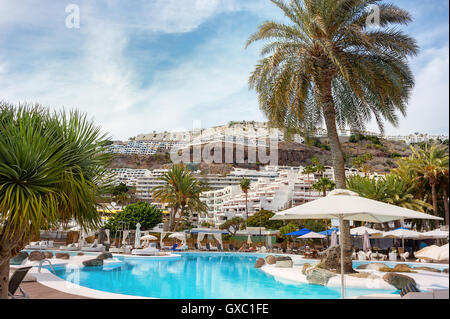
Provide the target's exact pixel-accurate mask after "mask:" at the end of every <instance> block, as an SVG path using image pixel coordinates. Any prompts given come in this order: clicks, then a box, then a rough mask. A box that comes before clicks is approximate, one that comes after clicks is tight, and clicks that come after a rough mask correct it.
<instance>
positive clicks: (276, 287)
mask: <svg viewBox="0 0 450 319" xmlns="http://www.w3.org/2000/svg"><path fill="white" fill-rule="evenodd" d="M118 258H119V259H121V260H122V261H124V263H122V264H121V265H118V266H117V267H112V268H110V269H104V268H101V267H94V268H81V269H80V270H73V269H70V270H66V269H65V268H63V267H58V268H56V275H57V276H58V277H60V278H62V279H65V280H68V281H70V282H73V283H76V284H79V285H81V286H84V287H88V288H92V289H96V290H101V291H106V292H112V293H119V294H125V295H131V296H140V297H151V298H164V299H228V298H232V299H266V298H267V299H338V298H340V289H339V288H328V287H322V286H315V285H308V284H286V283H281V282H278V281H276V280H275V278H274V277H273V276H270V275H268V274H266V273H264V272H263V271H261V270H260V269H255V268H254V263H255V261H256V259H257V258H258V256H255V255H239V254H201V253H184V254H182V258H181V259H180V260H178V261H157V260H148V259H147V260H146V259H140V260H135V259H128V258H126V257H118ZM74 272H77V273H74ZM372 293H396V292H395V291H394V290H374V289H370V290H369V289H356V288H355V289H353V288H348V289H346V295H347V296H349V297H350V296H358V295H367V294H372Z"/></svg>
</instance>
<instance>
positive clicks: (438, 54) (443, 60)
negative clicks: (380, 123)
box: [371, 43, 449, 135]
mask: <svg viewBox="0 0 450 319" xmlns="http://www.w3.org/2000/svg"><path fill="white" fill-rule="evenodd" d="M413 68H414V71H415V72H414V74H415V78H416V86H415V87H414V90H413V92H412V96H411V99H410V102H409V106H408V110H407V117H406V118H402V119H401V120H400V124H399V128H394V127H392V126H391V125H386V133H387V134H389V135H390V134H395V135H397V134H410V133H412V132H423V133H434V134H448V118H449V45H448V43H447V44H446V45H444V46H443V47H441V48H430V49H426V50H424V51H423V52H422V53H421V55H420V56H419V57H418V58H417V60H415V61H413ZM375 127H376V126H375V125H371V128H372V129H375Z"/></svg>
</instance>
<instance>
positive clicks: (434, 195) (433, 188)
mask: <svg viewBox="0 0 450 319" xmlns="http://www.w3.org/2000/svg"><path fill="white" fill-rule="evenodd" d="M430 185H431V199H432V201H433V213H434V216H438V195H437V191H436V183H434V182H433V181H432V182H431V183H430ZM434 227H435V228H439V221H438V220H435V221H434Z"/></svg>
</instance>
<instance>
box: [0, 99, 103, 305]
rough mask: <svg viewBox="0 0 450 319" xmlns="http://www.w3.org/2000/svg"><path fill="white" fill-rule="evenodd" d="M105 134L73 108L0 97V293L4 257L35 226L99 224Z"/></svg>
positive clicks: (5, 274)
mask: <svg viewBox="0 0 450 319" xmlns="http://www.w3.org/2000/svg"><path fill="white" fill-rule="evenodd" d="M105 140H106V138H105V135H102V134H101V133H100V129H99V128H98V127H96V126H94V125H93V123H92V122H90V121H88V120H87V119H86V117H85V116H84V115H82V114H80V113H78V112H70V113H69V114H66V113H64V112H60V113H50V112H49V111H48V110H47V109H44V108H43V107H41V106H34V107H32V106H28V105H19V106H18V107H15V106H13V105H11V104H8V103H0V298H7V297H8V279H9V262H10V259H11V258H12V257H13V256H15V255H16V254H17V253H18V252H20V251H21V250H22V249H23V248H24V246H25V245H26V243H27V242H29V241H30V240H31V238H33V237H35V236H39V231H40V230H41V229H51V228H54V227H56V226H57V225H58V224H59V223H61V221H63V222H64V221H68V220H71V219H74V220H76V221H77V222H78V223H79V224H80V226H81V227H82V228H83V229H85V230H88V229H92V228H95V227H98V226H99V225H100V222H101V218H100V215H99V213H98V212H97V205H98V199H99V197H100V195H101V194H102V193H103V191H102V185H106V184H107V177H108V173H107V170H106V165H107V163H108V160H109V158H110V156H109V155H108V154H106V152H103V151H104V147H102V145H104V142H105Z"/></svg>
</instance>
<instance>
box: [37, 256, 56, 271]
mask: <svg viewBox="0 0 450 319" xmlns="http://www.w3.org/2000/svg"><path fill="white" fill-rule="evenodd" d="M45 262H48V264H49V265H50V268H51V269H52V270H53V273H55V274H56V271H55V268H53V265H52V263H51V261H50V260H48V259H43V260H41V261H40V262H39V268H38V272H39V273H40V272H41V268H42V265H43V264H44V263H45Z"/></svg>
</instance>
